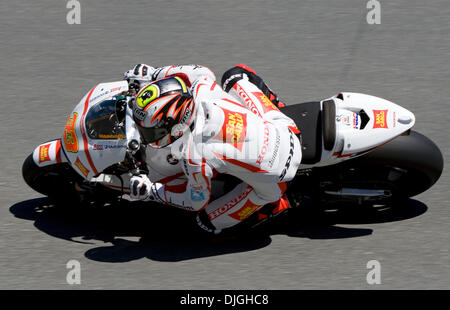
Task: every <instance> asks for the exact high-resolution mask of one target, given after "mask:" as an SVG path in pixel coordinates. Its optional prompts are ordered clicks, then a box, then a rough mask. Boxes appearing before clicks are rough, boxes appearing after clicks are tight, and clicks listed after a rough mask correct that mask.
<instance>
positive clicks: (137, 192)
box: [130, 174, 155, 201]
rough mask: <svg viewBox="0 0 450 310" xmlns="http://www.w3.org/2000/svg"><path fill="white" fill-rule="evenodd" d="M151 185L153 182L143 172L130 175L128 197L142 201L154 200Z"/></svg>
mask: <svg viewBox="0 0 450 310" xmlns="http://www.w3.org/2000/svg"><path fill="white" fill-rule="evenodd" d="M152 185H153V183H152V182H151V181H150V179H149V178H148V176H146V175H145V174H140V175H134V176H132V177H131V179H130V197H131V198H132V199H137V200H143V201H149V200H155V197H154V195H153V194H152Z"/></svg>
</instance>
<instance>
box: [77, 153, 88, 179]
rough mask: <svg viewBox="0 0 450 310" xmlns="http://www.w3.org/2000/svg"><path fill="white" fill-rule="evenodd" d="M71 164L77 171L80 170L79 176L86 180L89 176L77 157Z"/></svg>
mask: <svg viewBox="0 0 450 310" xmlns="http://www.w3.org/2000/svg"><path fill="white" fill-rule="evenodd" d="M73 164H74V165H75V166H76V167H77V168H78V170H80V172H81V174H82V175H83V176H84V177H85V178H86V179H87V177H88V175H89V170H88V168H86V166H85V165H83V163H82V162H81V160H80V158H79V157H77V159H76V160H75V162H74V163H73Z"/></svg>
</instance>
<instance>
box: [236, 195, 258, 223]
mask: <svg viewBox="0 0 450 310" xmlns="http://www.w3.org/2000/svg"><path fill="white" fill-rule="evenodd" d="M259 207H260V206H258V205H255V204H254V203H253V202H251V201H250V199H249V200H248V201H247V202H246V203H245V204H244V206H243V207H242V208H240V209H239V210H237V211H236V212H234V213H231V214H230V217H232V218H234V219H235V220H238V221H242V220H244V219H246V218H247V217H249V216H250V214H252V213H253V212H255V211H256V210H258V208H259Z"/></svg>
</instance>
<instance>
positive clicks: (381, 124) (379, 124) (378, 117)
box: [372, 110, 388, 129]
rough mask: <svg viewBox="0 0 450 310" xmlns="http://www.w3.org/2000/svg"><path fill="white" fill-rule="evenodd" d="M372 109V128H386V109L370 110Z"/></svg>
mask: <svg viewBox="0 0 450 310" xmlns="http://www.w3.org/2000/svg"><path fill="white" fill-rule="evenodd" d="M372 111H373V117H374V122H373V128H386V129H387V128H388V125H387V122H386V117H387V113H388V110H372Z"/></svg>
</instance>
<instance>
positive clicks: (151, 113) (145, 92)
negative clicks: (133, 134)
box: [133, 77, 195, 148]
mask: <svg viewBox="0 0 450 310" xmlns="http://www.w3.org/2000/svg"><path fill="white" fill-rule="evenodd" d="M133 105H134V106H133V118H134V121H135V122H136V125H137V128H138V130H139V133H140V135H141V139H142V142H143V143H144V144H149V145H150V146H152V147H157V148H162V147H165V146H167V145H169V144H171V143H173V142H174V141H175V140H177V139H178V138H180V137H181V136H182V135H183V133H184V132H185V131H186V130H188V129H189V128H190V127H193V117H192V116H193V114H194V112H195V111H194V108H195V104H194V100H193V98H192V96H191V95H190V94H189V92H188V90H187V87H186V84H185V83H184V81H183V80H182V79H180V78H179V77H169V78H165V79H161V80H157V81H154V82H152V83H150V84H149V85H147V86H145V87H144V88H143V89H142V90H141V91H140V92H139V93H138V94H137V96H136V100H135V101H134V103H133Z"/></svg>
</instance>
